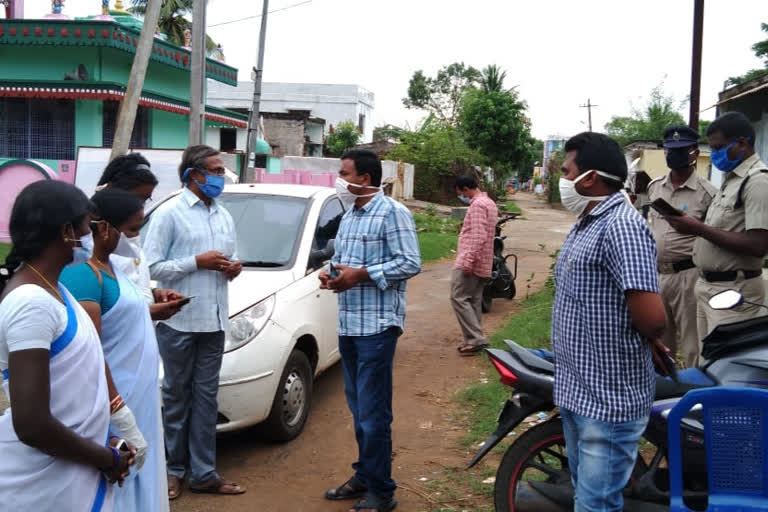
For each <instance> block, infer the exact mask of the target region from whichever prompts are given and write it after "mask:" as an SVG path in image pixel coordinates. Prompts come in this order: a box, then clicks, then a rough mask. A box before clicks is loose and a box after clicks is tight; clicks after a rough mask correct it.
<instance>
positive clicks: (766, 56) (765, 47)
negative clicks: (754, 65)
mask: <svg viewBox="0 0 768 512" xmlns="http://www.w3.org/2000/svg"><path fill="white" fill-rule="evenodd" d="M760 28H761V30H762V31H763V32H766V33H768V23H761V24H760ZM752 51H754V52H755V56H756V57H758V58H761V59H763V60H764V61H765V67H764V68H763V69H752V70H750V71H747V72H746V73H745V74H743V75H741V76H732V77H730V78H729V79H728V80H727V81H726V84H728V85H739V84H743V83H744V82H749V81H750V80H753V79H755V78H758V77H761V76H763V75H766V74H768V39H766V40H764V41H759V42H757V43H755V44H753V45H752Z"/></svg>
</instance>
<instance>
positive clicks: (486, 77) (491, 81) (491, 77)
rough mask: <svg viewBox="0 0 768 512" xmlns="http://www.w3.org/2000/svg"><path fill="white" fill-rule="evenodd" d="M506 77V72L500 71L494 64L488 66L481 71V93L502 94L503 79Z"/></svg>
mask: <svg viewBox="0 0 768 512" xmlns="http://www.w3.org/2000/svg"><path fill="white" fill-rule="evenodd" d="M506 77H507V72H506V71H502V70H501V68H500V67H498V66H497V65H495V64H490V65H488V66H486V67H485V69H483V72H482V77H481V78H480V87H482V88H483V92H504V79H505V78H506Z"/></svg>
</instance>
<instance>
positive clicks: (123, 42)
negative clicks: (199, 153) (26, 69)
mask: <svg viewBox="0 0 768 512" xmlns="http://www.w3.org/2000/svg"><path fill="white" fill-rule="evenodd" d="M139 36H140V32H139V31H138V30H136V29H134V28H130V27H128V26H126V25H124V24H121V23H117V22H116V21H108V20H58V19H41V20H33V19H29V20H28V19H8V20H7V19H0V45H8V46H14V45H15V46H30V45H32V46H73V47H74V46H79V47H93V48H114V49H116V50H120V51H124V52H126V53H131V54H135V53H136V47H137V46H138V44H139ZM150 59H151V60H153V61H156V62H160V63H162V64H164V65H167V66H170V67H173V68H177V69H182V70H185V71H190V70H191V52H190V51H189V50H186V49H184V48H181V47H179V46H176V45H174V44H171V43H168V42H166V41H164V40H162V39H160V38H158V37H155V41H154V44H153V45H152V54H151V55H150ZM205 67H206V76H207V77H208V78H210V79H212V80H216V81H218V82H221V83H223V84H228V85H237V83H238V82H237V69H236V68H234V67H232V66H229V65H227V64H224V63H223V62H220V61H218V60H215V59H210V58H207V59H206V65H205Z"/></svg>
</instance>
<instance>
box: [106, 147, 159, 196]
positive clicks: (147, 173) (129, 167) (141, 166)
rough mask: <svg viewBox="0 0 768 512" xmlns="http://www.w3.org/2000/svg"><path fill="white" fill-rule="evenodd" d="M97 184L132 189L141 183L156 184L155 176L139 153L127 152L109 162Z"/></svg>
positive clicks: (147, 161) (147, 162)
mask: <svg viewBox="0 0 768 512" xmlns="http://www.w3.org/2000/svg"><path fill="white" fill-rule="evenodd" d="M97 185H99V186H101V185H109V186H111V187H115V188H121V189H123V190H133V189H135V188H137V187H140V186H142V185H152V186H153V187H154V186H157V177H156V176H155V175H154V174H153V173H152V171H151V170H150V165H149V160H147V159H146V158H144V156H143V155H142V154H141V153H129V154H127V155H121V156H118V157H117V158H115V159H114V160H112V161H111V162H109V164H108V165H107V167H106V168H105V169H104V173H103V174H102V175H101V178H100V179H99V183H98V184H97Z"/></svg>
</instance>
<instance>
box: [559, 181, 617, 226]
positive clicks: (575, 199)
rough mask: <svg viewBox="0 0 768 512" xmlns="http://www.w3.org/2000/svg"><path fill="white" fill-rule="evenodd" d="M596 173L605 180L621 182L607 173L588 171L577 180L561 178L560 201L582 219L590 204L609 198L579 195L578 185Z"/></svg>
mask: <svg viewBox="0 0 768 512" xmlns="http://www.w3.org/2000/svg"><path fill="white" fill-rule="evenodd" d="M591 172H596V173H597V174H599V175H600V176H602V177H604V178H608V179H611V180H614V181H619V179H618V178H617V177H616V176H614V175H612V174H608V173H607V172H602V171H595V170H591V171H587V172H585V173H584V174H582V175H581V176H579V177H578V178H576V179H575V180H573V181H571V180H567V179H565V178H563V177H560V183H559V188H560V200H561V201H562V203H563V206H565V207H566V208H567V209H568V210H570V211H571V212H573V213H575V214H576V215H577V216H579V217H581V214H582V213H584V209H585V208H586V207H587V205H588V204H589V203H591V202H592V201H602V200H604V199H606V198H607V197H609V196H583V195H581V194H579V193H578V192H577V191H576V184H577V183H578V182H580V181H581V180H582V179H584V178H585V177H586V176H587V175H589V173H591Z"/></svg>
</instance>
